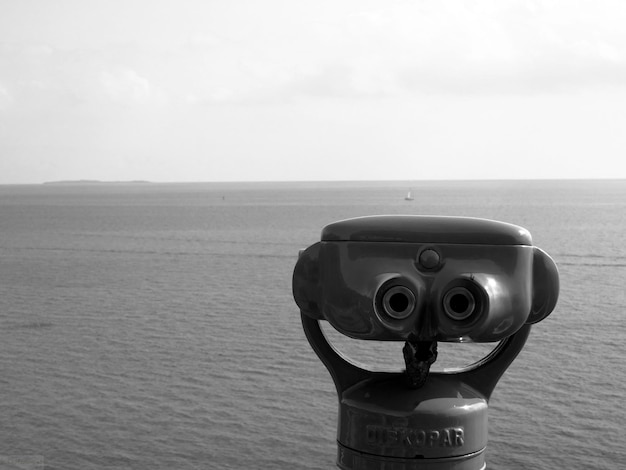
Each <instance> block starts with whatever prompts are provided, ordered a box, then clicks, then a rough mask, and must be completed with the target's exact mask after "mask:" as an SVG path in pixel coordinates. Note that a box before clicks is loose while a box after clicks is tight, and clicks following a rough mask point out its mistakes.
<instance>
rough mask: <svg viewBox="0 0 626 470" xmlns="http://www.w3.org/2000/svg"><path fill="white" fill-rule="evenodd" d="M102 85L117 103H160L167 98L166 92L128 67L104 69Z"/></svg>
mask: <svg viewBox="0 0 626 470" xmlns="http://www.w3.org/2000/svg"><path fill="white" fill-rule="evenodd" d="M101 85H102V87H103V89H104V91H105V93H106V95H107V96H108V97H109V98H110V99H111V100H112V101H113V102H116V103H122V104H126V105H133V104H144V103H157V104H159V103H163V102H164V101H165V99H166V98H165V94H164V93H163V92H162V91H161V90H160V89H159V88H158V87H156V86H154V85H153V84H152V83H150V81H149V80H148V79H146V78H145V77H142V76H141V75H139V74H138V73H137V72H136V71H135V70H133V69H130V68H126V67H118V68H114V69H109V70H105V71H103V72H102V75H101Z"/></svg>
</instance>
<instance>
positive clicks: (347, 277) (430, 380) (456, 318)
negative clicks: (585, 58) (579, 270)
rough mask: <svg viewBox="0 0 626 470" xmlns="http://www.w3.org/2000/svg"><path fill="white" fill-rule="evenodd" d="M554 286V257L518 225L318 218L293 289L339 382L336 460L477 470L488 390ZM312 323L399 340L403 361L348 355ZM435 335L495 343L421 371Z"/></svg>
mask: <svg viewBox="0 0 626 470" xmlns="http://www.w3.org/2000/svg"><path fill="white" fill-rule="evenodd" d="M558 291H559V277H558V271H557V268H556V265H555V264H554V262H553V261H552V259H551V258H550V257H549V256H548V255H547V254H546V253H545V252H543V251H542V250H540V249H539V248H537V247H535V246H533V245H532V240H531V236H530V234H529V233H528V231H527V230H525V229H523V228H521V227H518V226H515V225H511V224H506V223H503V222H496V221H492V220H485V219H474V218H464V217H437V216H374V217H362V218H356V219H350V220H345V221H341V222H336V223H333V224H330V225H328V226H326V227H325V228H324V229H323V231H322V238H321V241H320V242H318V243H315V244H314V245H312V246H310V247H309V248H307V249H306V250H304V251H302V252H301V254H300V257H299V259H298V262H297V264H296V267H295V270H294V274H293V294H294V298H295V300H296V303H297V304H298V306H299V307H300V310H301V316H302V324H303V327H304V331H305V333H306V337H307V339H308V341H309V343H310V344H311V346H312V347H313V349H314V350H315V352H316V353H317V355H318V356H319V358H320V359H321V360H322V362H323V363H324V365H325V366H326V368H327V369H328V370H329V372H330V374H331V376H332V378H333V380H334V382H335V386H336V388H337V394H338V398H339V419H338V430H337V444H338V453H337V465H338V466H339V467H340V468H342V469H362V470H418V469H419V470H424V469H428V470H440V469H441V470H444V469H445V470H449V469H455V470H479V469H484V468H485V456H484V452H485V448H486V445H487V404H488V401H489V398H490V396H491V393H492V392H493V390H494V388H495V386H496V384H497V382H498V380H499V379H500V377H501V376H502V374H503V373H504V372H505V370H506V369H507V367H508V366H509V365H510V364H511V362H512V361H513V360H514V359H515V357H516V356H517V354H518V353H519V352H520V351H521V349H522V347H523V346H524V343H525V342H526V338H527V337H528V334H529V332H530V325H531V324H533V323H536V322H538V321H540V320H542V319H543V318H545V317H546V316H547V315H548V314H550V312H551V311H552V310H553V309H554V306H555V305H556V301H557V297H558ZM321 320H326V321H328V322H329V323H330V324H331V325H332V326H333V327H334V328H335V329H337V330H338V331H339V332H340V333H343V334H345V335H347V336H349V337H351V338H357V339H366V340H368V339H369V340H383V341H387V340H388V341H404V342H405V346H404V349H403V355H404V359H405V363H406V370H405V371H404V372H373V371H369V370H366V369H363V368H361V367H359V366H357V365H355V364H353V363H352V362H350V361H349V360H347V359H346V358H344V357H343V355H341V354H340V353H339V352H337V351H336V350H335V349H334V348H333V346H332V345H331V344H330V343H329V342H328V341H327V340H326V337H325V336H324V334H323V332H322V330H321V327H320V321H321ZM438 341H446V342H470V341H473V342H496V341H500V344H499V345H498V346H497V347H496V348H495V349H494V350H493V351H492V352H491V353H490V354H489V355H487V356H486V357H485V358H483V359H482V360H480V361H478V362H477V363H475V364H472V365H470V366H467V367H465V368H462V369H458V370H454V371H445V372H433V373H430V372H429V368H430V365H431V364H432V363H433V362H434V361H435V359H436V357H437V342H438Z"/></svg>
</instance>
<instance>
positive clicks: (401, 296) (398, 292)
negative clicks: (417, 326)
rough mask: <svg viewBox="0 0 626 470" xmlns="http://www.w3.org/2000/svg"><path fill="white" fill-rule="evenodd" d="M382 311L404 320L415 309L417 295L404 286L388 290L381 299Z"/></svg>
mask: <svg viewBox="0 0 626 470" xmlns="http://www.w3.org/2000/svg"><path fill="white" fill-rule="evenodd" d="M381 304H382V309H383V312H385V313H386V314H387V315H388V316H390V317H391V318H395V319H397V320H402V319H404V318H406V317H408V316H409V315H411V313H413V310H414V309H415V294H413V292H412V291H411V290H410V289H409V288H408V287H404V286H393V287H390V288H389V289H387V291H385V293H384V294H383V296H382V299H381Z"/></svg>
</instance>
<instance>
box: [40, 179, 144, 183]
mask: <svg viewBox="0 0 626 470" xmlns="http://www.w3.org/2000/svg"><path fill="white" fill-rule="evenodd" d="M146 183H150V181H143V180H131V181H100V180H61V181H45V182H44V183H43V184H146Z"/></svg>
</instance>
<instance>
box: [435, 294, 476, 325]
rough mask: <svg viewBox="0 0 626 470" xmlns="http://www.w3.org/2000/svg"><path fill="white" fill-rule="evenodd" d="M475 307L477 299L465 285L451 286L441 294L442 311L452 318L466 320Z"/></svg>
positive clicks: (474, 310)
mask: <svg viewBox="0 0 626 470" xmlns="http://www.w3.org/2000/svg"><path fill="white" fill-rule="evenodd" d="M477 307H478V304H477V299H476V297H475V296H474V294H473V293H472V292H471V291H470V290H469V289H468V288H467V287H463V286H457V287H453V288H451V289H450V290H448V291H447V292H446V293H445V294H444V296H443V311H444V312H445V314H446V315H447V316H448V317H449V318H450V319H452V320H456V321H463V320H467V319H468V318H469V317H471V316H472V315H473V314H474V312H476V310H477Z"/></svg>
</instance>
